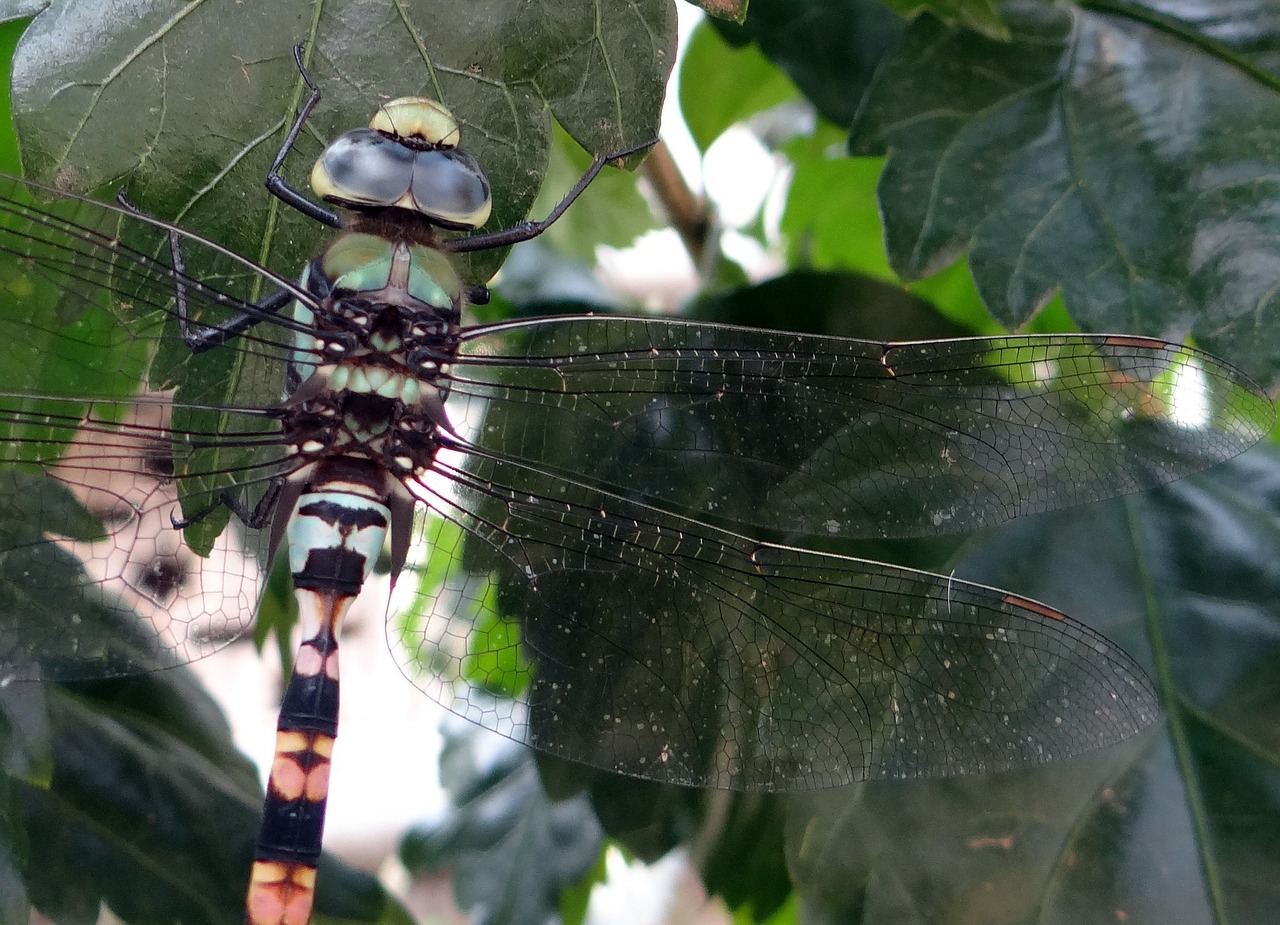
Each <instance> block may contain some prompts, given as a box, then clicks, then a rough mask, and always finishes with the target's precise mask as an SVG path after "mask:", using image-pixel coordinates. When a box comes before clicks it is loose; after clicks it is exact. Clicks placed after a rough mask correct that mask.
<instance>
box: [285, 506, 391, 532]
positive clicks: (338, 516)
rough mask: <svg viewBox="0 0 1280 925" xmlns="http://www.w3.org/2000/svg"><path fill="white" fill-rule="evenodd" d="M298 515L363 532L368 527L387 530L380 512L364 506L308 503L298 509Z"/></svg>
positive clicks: (385, 521) (384, 519) (385, 520)
mask: <svg viewBox="0 0 1280 925" xmlns="http://www.w3.org/2000/svg"><path fill="white" fill-rule="evenodd" d="M298 514H300V515H302V516H305V517H315V518H317V519H318V520H322V521H324V522H325V523H327V524H329V525H330V526H339V527H346V528H348V529H352V530H364V529H366V528H368V527H381V528H382V529H384V530H385V529H386V528H387V519H386V518H385V517H383V516H382V513H381V512H380V511H376V510H373V509H372V508H369V507H364V506H362V505H361V506H352V505H346V504H339V503H338V502H336V501H308V502H307V503H306V504H304V505H302V506H301V507H299V508H298Z"/></svg>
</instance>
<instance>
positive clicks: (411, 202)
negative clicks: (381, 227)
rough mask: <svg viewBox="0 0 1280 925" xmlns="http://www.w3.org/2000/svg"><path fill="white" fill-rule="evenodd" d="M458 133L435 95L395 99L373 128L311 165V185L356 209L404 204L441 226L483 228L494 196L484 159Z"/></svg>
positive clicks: (338, 142)
mask: <svg viewBox="0 0 1280 925" xmlns="http://www.w3.org/2000/svg"><path fill="white" fill-rule="evenodd" d="M459 135H460V133H459V131H458V122H457V120H456V119H455V118H454V117H453V114H452V113H451V112H449V110H448V109H446V108H445V107H444V106H442V105H440V104H439V103H437V102H436V101H435V100H429V99H425V98H423V97H416V96H406V97H401V98H399V99H395V100H391V101H390V102H387V103H384V104H383V105H382V106H380V107H378V111H377V112H376V113H374V116H373V118H372V119H371V120H370V122H369V127H368V128H363V129H356V130H354V131H351V132H347V133H345V134H343V135H340V136H339V137H338V138H336V139H334V140H333V141H332V142H330V144H329V146H328V147H327V148H325V149H324V151H322V152H321V153H320V157H319V158H318V159H317V160H316V164H315V167H314V168H312V170H311V188H312V189H313V190H315V192H316V194H317V195H319V196H321V197H322V198H324V199H325V200H326V201H327V202H332V203H334V204H336V205H340V206H343V207H345V208H349V209H353V210H356V211H376V210H381V209H404V210H407V211H410V212H413V213H416V214H418V215H420V216H422V217H423V218H425V219H426V220H427V221H429V222H430V223H431V224H433V225H438V226H440V227H442V228H448V229H451V230H456V231H470V230H472V229H475V228H479V227H480V226H481V225H483V224H484V223H485V222H486V221H488V219H489V211H490V209H491V207H492V205H493V199H492V196H491V195H490V192H489V181H488V179H487V178H486V177H485V175H484V171H482V170H481V169H480V165H479V164H478V163H476V160H475V158H473V157H472V156H471V155H470V154H467V153H466V152H465V151H463V150H462V149H461V148H459V147H458V140H459Z"/></svg>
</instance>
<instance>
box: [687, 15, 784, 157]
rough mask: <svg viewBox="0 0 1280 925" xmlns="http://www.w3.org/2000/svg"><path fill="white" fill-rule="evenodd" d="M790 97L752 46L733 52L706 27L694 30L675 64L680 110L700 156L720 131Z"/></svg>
mask: <svg viewBox="0 0 1280 925" xmlns="http://www.w3.org/2000/svg"><path fill="white" fill-rule="evenodd" d="M795 96H796V88H795V85H794V84H792V83H791V81H790V80H788V79H787V77H786V75H784V74H783V73H782V72H781V71H780V70H778V69H777V68H776V67H774V66H773V65H772V64H770V63H769V61H768V59H767V58H765V57H764V55H763V54H761V53H760V51H759V49H758V48H757V47H756V46H754V45H746V46H743V47H740V48H734V47H732V46H730V45H729V44H728V43H726V42H725V40H724V38H723V37H722V36H721V34H720V33H719V32H718V31H717V30H716V29H713V28H711V27H710V26H708V25H707V24H706V23H702V24H700V25H699V26H698V28H696V29H695V30H694V31H693V35H692V36H691V37H690V39H689V44H688V46H687V47H686V48H685V51H684V57H683V58H682V59H681V62H680V111H681V113H682V114H683V115H684V120H685V124H686V125H688V127H689V133H690V134H691V135H693V140H694V142H695V143H696V144H697V146H698V149H699V150H700V151H701V152H702V153H704V154H705V153H706V152H707V149H708V148H710V147H711V144H712V142H714V141H715V140H716V139H717V138H719V137H720V135H721V134H722V133H723V132H724V131H725V129H727V128H729V127H730V126H733V125H736V124H738V123H739V122H743V121H745V120H746V119H748V118H750V117H751V116H753V115H755V114H756V113H759V112H764V111H765V110H767V109H770V108H772V107H774V106H776V105H778V104H779V103H782V102H785V101H786V100H789V99H793V98H794V97H795Z"/></svg>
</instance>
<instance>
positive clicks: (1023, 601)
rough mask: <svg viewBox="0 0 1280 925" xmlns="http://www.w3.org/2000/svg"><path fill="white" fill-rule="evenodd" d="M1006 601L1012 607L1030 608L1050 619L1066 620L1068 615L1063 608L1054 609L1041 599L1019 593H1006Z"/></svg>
mask: <svg viewBox="0 0 1280 925" xmlns="http://www.w3.org/2000/svg"><path fill="white" fill-rule="evenodd" d="M1004 602H1005V603H1006V604H1008V605H1009V606H1010V607H1017V608H1019V609H1021V610H1030V611H1031V612H1032V613H1038V614H1040V616H1042V617H1048V618H1049V619H1050V620H1065V619H1066V618H1067V615H1066V614H1065V613H1063V612H1062V611H1061V610H1054V609H1053V608H1052V607H1050V606H1049V605H1048V604H1041V603H1040V602H1039V601H1033V600H1032V599H1031V598H1029V597H1020V596H1019V595H1017V594H1006V595H1005V596H1004Z"/></svg>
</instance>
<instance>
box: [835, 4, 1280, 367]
mask: <svg viewBox="0 0 1280 925" xmlns="http://www.w3.org/2000/svg"><path fill="white" fill-rule="evenodd" d="M1003 15H1004V18H1005V21H1006V22H1007V23H1008V25H1009V28H1010V32H1011V40H1010V41H1009V42H999V41H993V40H990V39H986V38H982V37H980V36H978V35H976V34H975V33H972V32H966V31H952V30H948V29H947V28H945V27H943V26H942V25H940V24H939V23H938V22H937V21H936V20H932V19H930V18H929V17H921V18H919V19H918V20H916V21H915V22H914V23H913V24H912V25H911V26H910V27H909V28H908V30H907V33H906V36H905V37H904V39H903V42H902V44H901V45H900V46H899V48H898V49H897V50H896V52H894V53H892V54H891V55H890V56H889V57H888V59H887V60H886V61H885V62H884V63H883V65H882V67H881V68H880V70H879V71H878V72H877V76H876V81H875V84H874V86H873V88H872V90H871V92H870V95H869V97H868V98H867V100H866V101H865V103H864V105H863V107H862V108H861V110H860V111H859V116H858V119H857V122H856V123H855V125H854V130H853V135H852V145H853V148H854V149H855V150H856V151H859V152H861V153H880V152H888V155H889V159H888V163H887V165H886V167H885V172H884V175H883V177H882V179H881V181H880V201H881V206H882V209H883V212H884V217H885V232H886V238H887V244H888V250H889V256H890V260H891V261H892V263H893V266H894V269H895V270H896V271H897V272H898V273H899V274H900V275H901V276H903V277H904V278H906V279H916V278H919V277H920V276H923V275H927V274H930V273H934V272H936V271H937V270H940V269H941V268H942V267H944V266H946V265H947V264H948V263H950V262H951V261H953V260H955V259H956V257H957V256H958V255H959V254H960V253H961V252H962V251H967V252H968V259H969V267H970V269H971V270H972V272H973V275H974V278H975V280H976V282H977V284H978V289H979V291H980V292H981V293H982V296H983V299H984V300H985V301H986V303H987V306H988V307H989V308H990V310H991V312H992V313H993V314H994V315H995V316H996V318H997V319H998V320H1000V321H1001V322H1002V323H1003V324H1005V325H1007V326H1016V325H1020V324H1024V323H1026V322H1027V321H1028V320H1029V319H1030V318H1031V317H1032V316H1033V315H1034V314H1035V313H1036V312H1037V311H1038V310H1039V309H1040V308H1041V306H1043V305H1044V303H1045V302H1046V301H1047V300H1048V299H1049V298H1050V296H1052V295H1053V293H1054V292H1055V291H1056V290H1058V289H1061V290H1062V292H1063V295H1064V297H1065V300H1066V304H1067V308H1068V310H1069V311H1070V312H1071V315H1072V317H1073V318H1074V319H1075V320H1076V322H1077V323H1078V324H1079V325H1080V326H1081V327H1083V328H1085V329H1087V330H1095V331H1101V330H1119V331H1126V332H1140V333H1145V334H1154V335H1164V336H1175V337H1180V336H1184V335H1186V334H1187V333H1191V334H1193V335H1194V336H1195V337H1196V338H1197V340H1198V341H1199V342H1200V343H1201V344H1202V345H1203V346H1205V347H1206V348H1208V349H1210V350H1212V351H1215V352H1217V353H1220V354H1222V355H1224V356H1227V357H1230V358H1231V359H1232V361H1233V362H1235V363H1237V364H1239V365H1241V366H1242V367H1243V368H1245V369H1246V370H1248V371H1249V372H1251V373H1253V374H1254V375H1256V376H1258V377H1259V378H1261V379H1263V380H1264V381H1266V382H1271V383H1274V382H1277V381H1280V300H1278V297H1277V294H1276V291H1275V288H1274V284H1275V273H1274V267H1275V266H1276V264H1277V260H1278V259H1280V249H1278V248H1277V241H1278V240H1280V236H1278V235H1277V231H1280V224H1278V222H1280V219H1277V215H1278V214H1280V209H1277V204H1278V203H1280V185H1278V184H1277V180H1276V172H1275V152H1276V150H1277V147H1280V134H1277V129H1276V126H1277V125H1280V69H1277V67H1276V62H1275V58H1274V51H1273V49H1274V48H1275V46H1276V44H1277V42H1280V16H1277V15H1276V9H1275V6H1274V4H1269V3H1265V2H1261V0H1258V2H1254V3H1233V4H1204V3H1201V2H1196V0H1186V2H1166V3H1114V4H1112V3H1091V4H1086V5H1082V6H1077V5H1070V4H1062V5H1058V4H1053V5H1050V4H1044V3H1037V2H1015V3H1010V4H1009V5H1007V6H1005V7H1004V8H1003Z"/></svg>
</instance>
